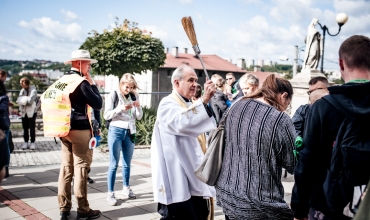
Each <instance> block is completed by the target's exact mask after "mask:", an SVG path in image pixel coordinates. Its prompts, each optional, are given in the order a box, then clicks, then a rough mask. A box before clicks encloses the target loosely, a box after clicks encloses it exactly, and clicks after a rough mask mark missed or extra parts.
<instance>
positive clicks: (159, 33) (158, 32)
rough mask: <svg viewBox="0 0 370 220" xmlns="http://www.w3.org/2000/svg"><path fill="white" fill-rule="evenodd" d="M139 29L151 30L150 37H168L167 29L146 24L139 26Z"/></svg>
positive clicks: (163, 38)
mask: <svg viewBox="0 0 370 220" xmlns="http://www.w3.org/2000/svg"><path fill="white" fill-rule="evenodd" d="M140 29H141V30H146V31H147V32H152V37H155V38H159V39H161V40H162V41H163V40H167V39H168V33H167V31H165V30H163V29H161V28H159V27H157V26H153V25H147V26H142V27H140Z"/></svg>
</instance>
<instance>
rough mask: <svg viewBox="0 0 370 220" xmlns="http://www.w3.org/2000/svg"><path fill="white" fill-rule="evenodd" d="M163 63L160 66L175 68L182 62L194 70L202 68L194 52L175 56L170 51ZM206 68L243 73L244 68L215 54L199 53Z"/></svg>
mask: <svg viewBox="0 0 370 220" xmlns="http://www.w3.org/2000/svg"><path fill="white" fill-rule="evenodd" d="M166 56H167V57H166V60H165V64H164V66H163V67H162V68H177V67H179V66H181V65H182V64H187V65H189V66H191V67H193V68H194V69H196V70H203V67H202V64H201V63H200V61H199V59H198V58H197V57H196V56H194V54H187V53H179V54H178V56H177V57H175V56H173V55H172V54H170V53H167V54H166ZM201 56H202V58H203V62H204V64H205V66H206V69H207V70H211V71H223V72H233V73H245V72H247V71H246V70H244V69H241V68H239V67H237V66H236V65H234V64H232V63H230V62H229V61H227V60H225V59H223V58H221V57H219V56H217V55H201Z"/></svg>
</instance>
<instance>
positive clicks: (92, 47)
mask: <svg viewBox="0 0 370 220" xmlns="http://www.w3.org/2000/svg"><path fill="white" fill-rule="evenodd" d="M116 19H117V20H116V27H114V28H113V30H110V31H107V30H104V32H103V33H101V34H100V33H98V32H97V31H95V30H93V31H91V32H90V33H89V35H90V37H88V38H87V39H86V41H85V42H84V43H83V44H82V45H81V47H80V49H86V50H89V52H90V54H91V57H92V58H94V59H96V60H98V63H97V64H94V65H93V66H92V69H93V73H95V74H100V75H108V74H113V75H116V76H119V77H120V76H122V75H123V74H124V73H141V71H145V70H155V69H157V68H158V67H160V66H161V65H163V64H164V60H165V59H166V54H165V53H164V46H163V44H162V41H160V40H159V39H157V38H153V37H151V34H150V33H147V32H146V31H145V30H140V29H139V28H137V27H136V26H137V23H136V22H130V21H129V20H127V19H125V20H124V22H123V24H122V25H119V24H118V18H116Z"/></svg>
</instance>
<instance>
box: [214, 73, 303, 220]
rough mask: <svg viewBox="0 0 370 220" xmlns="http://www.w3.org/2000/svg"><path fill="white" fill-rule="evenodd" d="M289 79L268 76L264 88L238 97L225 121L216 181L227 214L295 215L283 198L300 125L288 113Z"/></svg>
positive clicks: (231, 216) (238, 216)
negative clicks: (296, 127)
mask: <svg viewBox="0 0 370 220" xmlns="http://www.w3.org/2000/svg"><path fill="white" fill-rule="evenodd" d="M292 95H293V89H292V86H291V84H290V83H289V81H287V80H285V79H281V78H276V77H275V75H274V74H271V75H270V76H268V77H267V78H266V80H265V82H264V83H263V86H262V88H261V89H259V90H258V91H256V92H255V93H253V94H251V95H249V96H248V97H246V98H243V99H241V100H240V101H238V102H236V103H235V104H234V105H233V106H232V107H231V109H230V112H229V116H228V118H227V122H226V127H225V129H226V146H225V150H224V157H223V164H222V169H221V173H220V176H219V178H218V180H217V183H216V191H217V193H216V195H217V201H218V205H219V206H221V207H222V208H223V211H224V213H225V215H226V219H253V220H255V219H274V220H279V219H293V212H292V210H291V209H290V208H289V206H288V204H287V203H286V202H285V201H284V188H283V185H282V183H281V175H282V168H285V169H286V170H287V171H288V172H289V173H292V172H293V169H294V166H295V160H294V155H293V150H294V139H295V135H296V134H295V130H294V126H293V123H292V120H291V119H290V117H289V116H288V115H287V114H286V113H284V111H285V110H286V109H287V107H288V106H289V104H290V101H291V99H292Z"/></svg>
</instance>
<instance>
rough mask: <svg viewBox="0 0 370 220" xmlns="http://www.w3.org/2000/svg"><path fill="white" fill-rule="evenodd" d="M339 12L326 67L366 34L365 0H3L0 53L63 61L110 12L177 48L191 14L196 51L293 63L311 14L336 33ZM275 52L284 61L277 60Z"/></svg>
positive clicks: (103, 25)
mask: <svg viewBox="0 0 370 220" xmlns="http://www.w3.org/2000/svg"><path fill="white" fill-rule="evenodd" d="M342 12H344V13H346V14H347V15H348V16H349V19H348V22H347V23H346V24H345V25H344V26H343V27H342V31H341V32H340V34H339V35H338V36H336V37H331V36H329V35H326V40H325V58H326V59H328V60H325V61H324V68H325V69H338V68H337V64H335V63H333V62H336V61H337V57H338V56H337V51H338V49H339V46H340V44H341V42H343V40H345V39H346V38H348V37H349V36H351V35H354V34H361V35H365V36H370V1H369V0H366V1H361V0H352V1H341V0H334V1H331V0H213V1H212V0H135V1H127V0H121V1H119V0H104V1H103V0H100V1H98V0H88V1H87V0H80V1H72V0H63V1H47V0H32V1H29V0H1V1H0V14H1V21H0V30H1V31H0V59H14V60H32V59H46V60H52V61H64V60H67V59H68V58H69V57H70V55H71V52H72V51H73V50H75V49H78V48H79V46H80V45H81V44H82V43H83V42H84V40H85V39H86V37H87V36H88V32H90V31H91V30H96V31H98V32H102V31H104V29H109V28H110V27H112V26H113V25H114V21H115V17H118V18H119V19H120V21H121V22H122V21H123V20H124V19H128V20H130V21H135V22H138V24H139V25H138V27H139V28H141V29H146V30H148V31H151V32H152V33H153V34H152V36H153V37H157V38H160V39H161V40H162V42H163V44H164V46H165V47H168V48H172V47H173V46H178V47H179V50H180V52H182V51H183V48H185V47H186V48H191V44H190V41H189V39H188V38H187V36H186V34H185V32H184V30H183V28H182V25H181V18H182V17H184V16H191V17H192V18H193V22H194V25H195V31H196V34H197V40H198V43H199V47H200V49H201V51H202V54H217V55H218V56H220V57H223V58H229V59H232V62H233V63H236V62H237V60H238V59H239V58H244V59H246V60H247V59H254V60H257V59H269V60H272V61H277V62H278V63H291V60H292V58H293V56H294V45H298V46H299V47H304V46H305V44H304V38H305V37H306V34H307V27H308V25H309V24H310V22H311V20H312V19H313V18H317V19H319V22H320V23H321V24H323V25H326V26H327V27H329V31H330V32H331V33H332V34H334V33H336V32H337V30H338V25H337V23H336V21H335V17H336V15H337V14H338V13H342ZM316 28H317V29H318V30H319V31H320V33H322V31H321V29H320V27H319V26H316ZM189 51H191V52H192V49H189ZM281 56H286V57H289V61H287V62H282V61H280V60H279V57H281ZM300 57H301V59H303V57H304V52H301V53H300ZM331 61H333V62H331Z"/></svg>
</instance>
